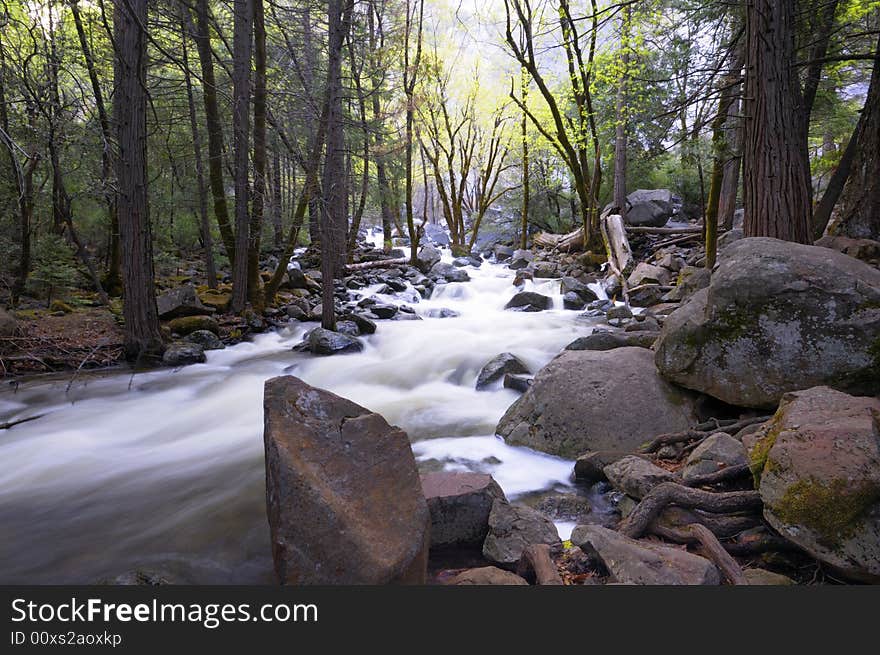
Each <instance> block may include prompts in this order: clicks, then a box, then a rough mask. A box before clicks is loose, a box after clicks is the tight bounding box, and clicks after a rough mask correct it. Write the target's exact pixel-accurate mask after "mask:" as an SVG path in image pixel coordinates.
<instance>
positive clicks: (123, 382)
mask: <svg viewBox="0 0 880 655" xmlns="http://www.w3.org/2000/svg"><path fill="white" fill-rule="evenodd" d="M444 259H445V260H446V261H451V257H450V256H449V255H448V253H446V254H445V255H444ZM467 271H468V273H469V274H470V276H471V281H470V282H465V283H452V284H447V285H444V286H438V287H437V288H436V289H435V291H434V293H433V296H432V298H431V299H429V300H420V301H419V302H413V303H412V305H411V306H412V307H413V308H414V309H415V310H416V312H417V313H418V314H419V315H420V316H422V317H424V318H423V320H421V321H417V320H402V321H379V322H378V324H379V328H378V330H377V332H376V334H374V335H370V336H367V337H364V338H363V340H364V342H365V344H366V348H365V350H364V351H363V352H362V353H357V354H352V355H338V356H333V357H315V356H311V355H306V354H299V353H294V352H292V351H291V348H292V347H293V346H294V345H295V344H296V343H298V342H299V341H300V340H301V338H302V335H303V334H304V333H305V332H306V331H307V330H308V329H310V328H312V327H314V326H315V324H314V323H301V324H300V323H293V324H291V325H289V326H288V327H286V328H284V329H281V330H279V331H277V332H273V333H268V334H262V335H258V336H256V337H254V339H253V340H252V341H251V342H247V343H242V344H239V345H236V346H234V347H228V348H226V349H225V350H218V351H210V352H208V353H207V362H206V363H204V364H196V365H192V366H187V367H184V368H180V369H177V370H172V369H162V370H156V371H152V372H147V373H138V374H136V375H132V374H130V373H123V372H106V373H94V374H88V375H81V376H79V377H77V379H76V380H75V381H74V382H73V384H72V385H70V388H69V389H68V384H69V381H70V376H66V377H63V378H60V377H57V378H54V379H36V380H33V381H30V382H26V383H23V384H20V385H18V387H17V388H13V387H11V386H10V387H9V388H7V389H4V390H3V391H2V393H0V417H2V418H0V421H6V420H14V419H17V418H23V417H26V416H32V415H35V414H42V415H43V416H42V417H41V418H39V419H38V420H35V421H31V422H28V423H23V424H21V425H18V426H16V427H14V428H12V429H10V430H5V431H2V432H0V533H2V535H0V583H5V584H13V583H30V584H51V583H54V584H70V583H91V582H95V581H99V580H106V579H109V578H112V577H114V576H117V575H119V574H121V573H123V572H125V571H129V570H132V569H139V570H150V571H158V572H163V573H166V574H167V575H169V576H173V577H174V578H176V579H181V580H184V581H188V582H192V583H196V584H211V583H232V584H247V583H271V582H273V576H272V563H271V554H270V546H269V530H268V524H267V521H266V511H265V487H264V465H263V407H262V395H263V383H264V381H265V380H266V379H268V378H271V377H274V376H277V375H286V374H290V375H296V376H298V377H300V378H302V379H303V380H305V381H306V382H308V383H309V384H312V385H315V386H318V387H322V388H325V389H329V390H331V391H333V392H334V393H337V394H339V395H341V396H344V397H346V398H350V399H351V400H353V401H355V402H357V403H359V404H361V405H363V406H365V407H367V408H369V409H371V410H373V411H376V412H378V413H380V414H382V415H383V416H384V417H385V418H386V419H387V420H388V421H389V422H390V423H392V424H396V425H399V426H401V427H402V428H403V429H404V430H406V431H407V432H408V434H409V435H410V438H411V439H412V441H413V450H414V452H415V455H416V458H417V460H419V463H420V467H422V468H423V470H439V469H443V468H445V469H447V470H474V471H483V472H487V473H491V474H492V475H493V476H494V477H495V479H496V480H497V481H498V483H499V484H500V485H501V487H502V488H503V489H504V491H505V492H506V494H507V495H508V497H510V498H512V499H515V498H517V497H520V498H527V497H533V496H534V494H535V493H536V492H547V491H553V490H556V491H571V482H570V475H571V471H572V462H570V461H566V460H562V459H558V458H555V457H550V456H547V455H543V454H540V453H536V452H534V451H531V450H528V449H525V448H514V447H510V446H507V445H506V444H505V443H504V442H503V441H502V440H501V439H499V438H497V437H495V436H494V434H493V432H494V428H495V425H496V424H497V422H498V420H499V419H500V418H501V416H502V414H503V413H504V411H505V410H506V409H507V407H508V406H509V405H510V404H511V403H512V402H513V401H514V400H516V398H517V394H516V393H515V392H513V391H510V390H507V389H503V388H501V387H500V385H496V387H495V388H493V389H491V390H488V391H479V392H478V391H475V390H474V383H475V380H476V376H477V373H478V372H479V370H480V368H481V367H482V365H483V364H485V363H486V362H487V361H488V360H489V359H491V358H492V357H493V356H495V355H497V354H498V353H501V352H512V353H514V354H516V355H517V356H519V357H520V358H521V359H522V360H523V361H524V362H525V363H526V364H528V366H529V367H530V368H531V369H532V370H533V371H537V370H538V369H539V368H540V367H541V366H543V365H544V364H546V363H547V362H548V361H549V360H550V359H551V358H552V357H553V356H554V355H556V354H557V353H558V352H559V351H560V350H561V349H562V348H563V347H564V346H565V345H566V344H567V343H569V342H570V341H572V340H573V339H575V338H577V337H578V336H583V335H585V334H589V332H590V331H591V330H592V327H593V325H594V323H593V322H591V321H590V320H589V319H585V318H583V317H578V312H573V311H565V310H563V309H562V298H561V295H560V291H559V281H558V280H546V281H540V280H539V281H536V283H534V282H532V281H528V282H527V283H526V287H525V289H526V290H534V291H538V292H540V293H543V294H545V295H550V296H552V297H553V299H554V309H553V310H550V311H544V312H537V313H519V312H510V311H504V305H505V303H506V302H507V301H508V300H509V299H510V298H511V296H513V294H514V293H516V291H517V289H516V288H515V287H514V286H513V285H512V284H511V282H512V278H513V275H514V272H513V271H511V270H509V269H508V268H506V267H504V266H501V265H497V264H492V263H490V262H484V263H483V265H482V266H481V267H480V268H474V267H470V266H469V267H467ZM375 289H376V287H370V288H367V289H363V290H361V291H360V292H359V293H361V294H362V295H370V294H371V292H373V291H375ZM409 293H410V294H411V295H412V297H413V299H415V298H416V297H417V294H415V292H414V291H413V290H411V289H410V290H409ZM404 295H406V292H405V293H404ZM379 297H380V298H381V296H379ZM387 300H389V301H392V302H395V303H400V302H401V295H400V294H396V295H395V296H389V297H388V298H387ZM440 308H447V309H451V310H454V311H456V312H458V313H459V314H460V315H459V316H458V317H454V318H442V319H441V318H430V317H429V316H430V315H431V314H432V311H431V310H435V312H436V310H438V309H440ZM560 393H565V390H560ZM571 527H572V525H571V524H566V523H560V524H559V528H560V533H561V534H562V536H563V538H565V537H566V536H567V532H568V531H570V530H571Z"/></svg>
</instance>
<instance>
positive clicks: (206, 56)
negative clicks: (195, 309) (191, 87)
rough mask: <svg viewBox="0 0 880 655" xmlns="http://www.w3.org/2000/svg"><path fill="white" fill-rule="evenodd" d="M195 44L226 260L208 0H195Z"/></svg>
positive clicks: (230, 243)
mask: <svg viewBox="0 0 880 655" xmlns="http://www.w3.org/2000/svg"><path fill="white" fill-rule="evenodd" d="M195 7H196V30H195V33H196V37H195V38H196V46H197V49H198V53H199V65H200V68H201V72H202V99H203V102H204V104H205V127H206V128H207V133H208V180H209V182H210V185H211V196H212V197H213V199H214V216H215V218H216V219H217V227H218V228H219V229H220V238H221V240H222V242H223V248H224V250H226V257H227V259H229V263H230V264H232V262H234V261H235V235H234V233H233V231H232V225H231V223H230V221H229V205H228V203H227V202H226V186H225V185H224V182H223V150H224V145H223V125H222V123H221V121H220V106H219V104H218V102H217V82H216V79H215V77H214V60H213V56H214V55H213V53H212V52H211V23H210V16H209V13H208V0H196V6H195Z"/></svg>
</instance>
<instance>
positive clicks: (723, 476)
mask: <svg viewBox="0 0 880 655" xmlns="http://www.w3.org/2000/svg"><path fill="white" fill-rule="evenodd" d="M751 473H752V470H751V468H750V467H749V465H748V464H738V465H736V466H728V467H727V468H723V469H721V470H720V471H715V473H707V474H706V475H698V476H696V477H694V478H691V479H690V480H686V481H684V482H683V483H682V484H684V486H686V487H708V486H711V485H713V484H720V483H722V482H729V481H730V480H737V479H739V478H743V477H745V476H747V475H751Z"/></svg>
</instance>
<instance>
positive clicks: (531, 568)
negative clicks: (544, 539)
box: [516, 544, 564, 585]
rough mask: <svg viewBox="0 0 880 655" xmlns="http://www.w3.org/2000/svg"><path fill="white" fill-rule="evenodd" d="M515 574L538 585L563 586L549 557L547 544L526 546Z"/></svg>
mask: <svg viewBox="0 0 880 655" xmlns="http://www.w3.org/2000/svg"><path fill="white" fill-rule="evenodd" d="M516 573H517V575H519V576H520V577H523V578H525V579H526V580H532V579H534V580H535V582H536V584H539V585H561V584H564V583H563V581H562V576H561V575H559V570H558V569H557V568H556V564H554V563H553V559H552V558H551V557H550V546H548V545H547V544H532V545H531V546H527V547H526V549H525V550H524V551H523V553H522V556H521V557H520V558H519V562H518V563H517V567H516Z"/></svg>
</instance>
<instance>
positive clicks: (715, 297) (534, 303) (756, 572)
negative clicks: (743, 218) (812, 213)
mask: <svg viewBox="0 0 880 655" xmlns="http://www.w3.org/2000/svg"><path fill="white" fill-rule="evenodd" d="M739 236H740V235H737V234H736V233H735V232H734V233H728V235H726V238H725V239H724V241H723V242H722V248H721V253H720V262H719V265H718V267H717V268H716V269H715V271H714V272H713V273H712V274H711V276H710V275H709V273H708V271H705V270H704V269H702V268H699V266H698V265H699V264H700V263H701V262H700V258H701V253H700V252H699V250H698V249H686V248H682V247H681V246H674V247H672V248H674V249H670V248H662V247H661V248H655V249H654V250H653V255H652V259H651V261H650V262H642V263H640V264H638V265H637V266H636V267H635V269H634V270H633V272H632V273H631V275H630V276H629V280H628V283H629V287H630V289H631V290H638V289H639V287H644V288H652V291H651V292H650V293H649V294H646V296H645V297H649V298H651V299H653V300H655V301H656V302H653V301H652V302H645V303H644V304H645V305H648V307H647V308H645V309H642V308H640V309H637V310H636V311H634V312H633V311H630V310H629V309H628V308H625V307H621V306H620V305H618V304H616V303H613V302H611V301H608V300H604V299H601V298H599V297H598V296H599V295H604V294H601V290H604V291H605V292H606V293H607V292H608V291H611V295H612V297H613V293H614V282H613V281H612V282H610V283H609V282H608V281H607V280H606V281H603V280H600V279H599V278H598V276H597V274H596V273H597V271H596V266H595V265H593V264H591V263H590V261H589V258H588V256H583V255H582V256H580V257H579V256H576V255H562V256H559V255H558V254H557V253H552V252H551V253H546V252H545V253H533V252H529V251H514V250H512V249H508V248H505V247H503V246H499V247H496V248H495V250H494V253H493V255H494V257H495V258H496V259H500V260H504V261H507V262H508V265H509V266H510V267H511V268H513V269H515V270H517V271H518V275H517V281H516V282H515V284H516V283H519V282H521V281H522V280H525V279H528V278H529V277H532V278H559V279H560V285H561V288H562V290H563V291H564V292H565V302H566V307H571V308H572V309H576V310H577V311H583V312H585V313H586V314H587V315H588V316H592V317H600V316H603V315H604V318H605V321H606V322H607V324H608V327H607V328H604V329H602V328H600V329H597V330H596V331H594V332H593V333H592V334H590V335H589V336H587V337H583V338H580V339H577V340H576V341H575V342H573V343H572V344H569V346H568V347H567V348H566V349H565V350H564V351H563V352H562V353H560V354H559V356H557V357H556V358H555V359H554V360H553V361H551V362H550V363H549V364H548V365H547V366H545V367H544V368H543V369H541V370H540V371H538V373H537V375H536V376H535V377H534V380H533V381H531V380H530V379H529V378H528V377H527V374H524V373H523V372H522V369H521V368H520V365H521V364H522V363H521V362H518V361H517V358H516V353H505V354H504V355H503V356H499V358H496V360H497V361H496V360H493V362H490V365H489V366H487V368H488V369H489V370H488V371H487V372H486V374H487V375H490V374H491V375H495V376H496V377H495V379H499V378H500V376H501V375H502V374H501V373H498V372H497V371H499V370H504V367H505V366H506V365H512V366H513V369H512V370H511V371H506V372H505V373H506V376H507V377H509V378H513V377H517V376H518V377H519V378H521V379H522V380H523V382H522V383H521V387H520V388H521V389H523V390H524V393H523V395H522V396H521V397H520V399H519V400H517V401H516V402H515V403H514V404H513V405H512V406H511V407H510V408H509V409H508V411H507V413H506V414H505V415H504V417H503V418H502V419H501V421H500V422H499V424H498V426H497V428H496V432H497V433H498V434H499V435H500V436H501V437H503V438H505V439H506V440H507V442H508V443H511V444H515V445H524V446H527V447H529V448H532V449H535V450H539V451H543V452H546V453H550V454H554V455H560V456H563V457H566V458H577V462H576V464H575V467H574V470H573V472H572V475H573V477H574V479H575V481H576V483H577V484H578V485H580V487H579V488H580V489H581V490H583V495H579V494H578V493H575V494H574V495H571V496H568V497H567V499H566V498H565V497H564V499H563V500H559V499H556V500H551V501H550V502H548V503H545V504H544V505H543V506H539V507H537V508H535V507H532V506H530V505H528V504H522V503H511V502H509V501H508V499H507V498H506V497H505V496H504V493H503V491H501V489H500V487H499V486H498V485H497V484H496V483H495V482H494V481H493V480H492V478H491V477H490V476H488V475H485V474H479V473H460V472H455V471H441V472H435V473H423V474H422V484H421V488H420V489H418V490H416V491H413V490H412V489H410V491H409V492H408V493H409V496H408V498H409V500H407V502H413V503H416V504H418V505H421V502H422V501H423V500H424V501H425V502H426V503H427V507H428V510H429V513H430V523H431V525H430V529H428V528H427V527H426V528H425V529H419V530H418V531H417V532H418V536H415V537H406V538H405V539H404V541H405V542H406V543H400V544H398V545H397V550H399V551H400V552H420V551H418V548H416V546H418V544H419V543H422V541H423V540H425V539H429V540H430V554H431V555H430V560H429V563H428V564H427V569H426V571H430V572H431V579H433V580H434V581H438V582H445V583H449V584H529V583H537V584H571V583H575V584H577V583H580V584H597V583H598V584H602V583H611V582H615V583H633V584H719V583H728V584H792V583H805V584H806V583H815V582H878V581H880V569H878V567H877V563H878V562H880V518H878V517H880V441H878V437H877V435H878V432H880V400H878V399H877V394H878V393H880V271H878V269H877V267H876V260H875V259H872V257H871V256H870V255H869V256H866V257H865V259H867V260H868V261H867V262H866V261H859V260H858V259H856V258H855V257H852V256H850V255H848V254H844V253H843V252H839V249H841V248H840V246H841V244H840V243H833V244H832V243H829V244H826V245H833V246H835V248H829V247H822V246H801V245H797V244H791V243H786V242H780V241H776V240H773V239H763V238H761V239H741V238H738V237H739ZM844 245H845V248H844V249H846V248H850V249H851V248H852V246H853V244H849V243H847V244H844ZM866 250H867V252H868V253H871V252H876V251H871V249H866V248H865V244H861V245H860V246H859V252H861V253H862V254H864V252H865V251H866ZM433 266H434V264H432V267H433ZM429 270H430V269H429ZM676 273H677V276H676ZM618 283H619V281H618ZM673 283H674V284H673ZM597 292H599V293H597ZM518 296H519V297H518ZM548 300H549V299H548V298H547V297H545V296H542V295H541V294H537V293H535V292H525V293H521V294H518V295H514V297H513V299H512V300H511V302H510V303H508V309H509V311H526V312H536V311H542V310H544V309H546V308H548V307H550V306H552V303H549V304H548ZM634 304H635V303H634ZM284 380H285V379H284V378H281V379H279V380H274V381H270V382H269V383H268V384H267V398H271V399H273V400H272V401H271V402H269V401H268V400H267V406H266V412H267V416H272V415H273V413H277V412H278V411H279V410H278V408H277V406H276V405H277V403H278V402H279V401H278V400H277V398H278V394H277V393H276V392H275V391H274V390H275V388H276V387H279V386H281V385H288V384H290V383H288V382H285V381H284ZM298 389H299V391H298V394H299V395H298V397H299V398H301V399H305V398H312V397H313V396H312V395H310V394H320V393H321V392H320V391H317V390H312V391H308V392H305V391H303V390H302V387H298ZM270 390H271V393H270ZM282 396H283V394H282ZM284 402H294V403H297V402H298V403H299V406H300V410H299V411H306V412H309V409H308V405H309V403H311V402H312V401H311V400H310V401H309V403H305V404H303V402H302V401H296V399H295V398H294V399H290V398H287V397H284ZM330 402H332V404H334V406H335V405H336V404H337V403H344V402H345V401H343V400H342V399H336V400H333V399H331V401H330ZM358 411H366V410H358ZM267 420H268V419H267ZM310 420H314V415H312V414H310ZM327 429H330V428H329V427H328V426H325V427H319V428H318V430H319V431H324V430H327ZM334 429H335V428H334ZM384 429H388V428H384ZM286 434H287V432H286V431H285V428H284V427H283V426H279V424H278V423H277V422H273V423H272V424H271V425H270V423H269V422H267V430H266V433H265V439H266V444H267V452H270V450H268V449H270V448H274V447H275V446H274V444H275V443H276V442H278V441H279V440H284V439H285V438H286ZM359 437H360V434H359V433H358V432H356V431H354V432H350V433H349V436H348V439H350V440H351V442H352V444H354V443H356V442H357V443H358V446H357V447H359V448H360V447H364V443H363V442H360V441H359ZM334 439H335V438H334ZM346 443H348V441H346ZM410 455H411V454H409V453H407V452H406V451H405V450H404V451H398V454H397V455H395V456H394V461H395V465H394V466H393V468H394V470H395V471H396V474H397V475H401V476H404V477H406V479H409V480H411V479H412V476H413V475H414V474H415V473H416V467H415V464H414V462H413V461H412V459H411V456H410ZM310 457H312V455H310ZM294 459H295V456H294ZM355 460H356V461H355ZM373 461H377V462H382V463H383V464H382V465H383V466H384V465H385V463H386V462H387V461H388V460H387V456H386V453H385V452H384V451H382V449H381V448H380V447H377V448H376V449H375V450H370V449H369V448H368V450H367V451H365V452H364V454H363V455H362V456H359V457H358V458H355V459H351V460H346V461H344V462H342V463H341V464H340V466H341V469H336V468H334V473H333V475H332V476H331V475H329V474H326V475H324V474H322V475H321V476H320V477H321V482H320V484H318V483H317V482H316V480H315V479H314V478H313V477H310V476H314V475H315V473H314V469H309V470H312V471H313V472H312V473H310V474H308V475H306V472H305V471H304V470H300V469H301V468H302V466H303V465H302V464H296V463H295V464H293V465H291V467H290V469H289V470H290V471H291V475H295V476H296V483H295V486H296V487H297V488H303V485H305V487H307V488H311V485H313V484H318V487H319V488H322V489H324V491H323V492H322V494H324V495H329V496H330V497H333V498H335V499H336V500H337V501H338V502H334V504H333V509H332V510H331V514H332V515H333V516H334V517H338V519H339V520H341V521H346V522H347V521H352V522H354V523H353V525H354V524H355V523H357V522H358V521H359V520H360V518H359V517H360V515H359V513H358V511H357V510H356V508H355V506H353V505H351V504H350V502H349V501H347V500H346V498H347V497H348V494H349V493H350V480H352V479H353V476H355V475H356V476H357V477H358V479H363V478H364V477H365V476H366V477H367V478H369V477H374V476H372V473H370V466H371V462H373ZM364 467H366V468H364ZM307 468H308V467H307ZM295 471H298V473H296V472H295ZM303 476H305V477H303ZM384 483H385V482H384V481H383V484H384ZM409 487H412V485H411V483H410V484H409ZM269 493H270V496H271V494H272V493H274V492H273V491H272V490H271V489H270V492H269ZM309 493H311V492H309ZM588 493H592V494H600V495H603V496H605V497H607V498H608V499H610V500H611V502H613V504H614V506H615V507H616V517H612V519H611V520H610V521H609V520H605V519H604V518H603V517H599V516H596V517H594V516H591V512H590V507H589V503H584V502H583V501H582V502H581V503H580V504H581V505H582V506H583V505H585V507H581V509H580V510H577V509H574V511H572V509H573V508H577V506H578V504H579V503H578V500H577V499H578V498H584V497H586V496H587V494H588ZM401 501H402V498H400V497H398V496H396V495H395V497H394V498H392V497H390V496H387V495H383V494H379V497H376V501H375V502H377V503H379V504H380V505H382V504H387V508H386V509H387V511H386V512H385V513H384V514H383V513H382V512H378V514H377V513H376V507H371V508H370V511H371V512H372V515H373V516H374V517H375V516H377V515H378V516H381V517H383V518H379V519H376V518H374V519H373V520H372V521H371V529H376V528H380V527H381V524H382V523H383V522H387V521H392V522H393V521H398V520H402V518H401V517H396V516H394V511H393V509H392V506H393V505H395V504H396V503H399V502H401ZM351 502H354V501H353V500H352V501H351ZM358 502H359V501H358ZM270 506H271V503H270ZM560 508H566V509H567V510H568V512H567V513H566V515H567V516H568V518H570V519H572V520H573V522H574V523H575V524H576V525H577V527H576V528H575V529H574V530H573V531H572V533H571V537H570V539H567V540H563V539H561V538H560V536H559V533H558V531H557V527H556V526H555V525H554V523H553V521H552V520H551V517H553V518H556V517H558V516H559V514H558V511H559V509H560ZM285 509H286V512H287V513H288V516H287V517H286V518H285V524H297V525H299V523H298V519H297V516H298V511H299V510H298V508H297V507H296V504H295V503H291V504H289V505H288V506H287V507H286V508H285ZM411 518H412V517H408V519H411ZM334 520H336V518H334ZM380 531H381V532H382V534H383V535H385V536H388V535H389V534H392V533H393V531H392V532H387V531H383V530H380ZM345 532H346V533H348V531H347V530H345ZM298 537H299V542H300V543H301V544H302V545H303V546H304V547H305V548H306V549H308V547H309V546H308V545H309V544H311V543H313V539H315V540H317V537H318V536H317V535H312V534H308V533H305V534H299V535H298ZM407 540H408V541H407ZM315 543H317V541H315ZM407 545H408V546H409V547H410V548H409V550H407V549H406V548H405V546H407ZM276 546H277V544H276ZM347 556H348V557H352V558H354V559H353V560H352V561H351V562H350V564H349V565H350V566H351V567H352V568H353V569H355V570H359V571H360V572H361V573H360V574H361V575H367V573H366V572H365V570H364V569H369V568H370V566H371V565H370V564H369V562H368V561H367V560H363V559H359V555H358V551H357V549H353V550H352V551H351V552H348V553H347ZM277 561H278V560H277V558H276V564H277ZM413 561H414V560H413V559H412V558H411V557H409V558H408V559H406V561H405V562H403V561H401V562H400V564H399V565H398V566H397V568H394V570H396V571H398V570H403V569H404V568H407V567H409V566H410V565H412V563H413ZM462 565H466V566H467V568H465V569H462V568H461V566H462ZM401 567H403V568H401ZM392 568H393V567H392ZM308 570H309V574H310V575H311V574H313V573H314V571H313V569H311V568H309V569H308ZM407 570H409V569H408V568H407ZM426 575H427V573H426ZM370 579H373V578H370ZM381 579H382V580H384V581H390V580H391V579H393V576H392V577H388V576H384V577H382V578H381ZM317 580H318V581H320V582H324V583H333V582H340V581H342V580H337V579H335V577H334V574H333V573H332V572H331V571H326V572H325V573H322V574H320V575H319V576H318V578H317Z"/></svg>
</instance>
